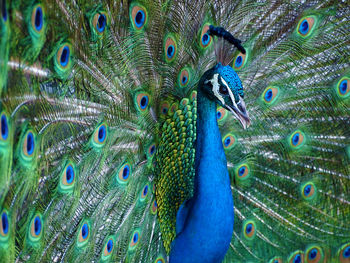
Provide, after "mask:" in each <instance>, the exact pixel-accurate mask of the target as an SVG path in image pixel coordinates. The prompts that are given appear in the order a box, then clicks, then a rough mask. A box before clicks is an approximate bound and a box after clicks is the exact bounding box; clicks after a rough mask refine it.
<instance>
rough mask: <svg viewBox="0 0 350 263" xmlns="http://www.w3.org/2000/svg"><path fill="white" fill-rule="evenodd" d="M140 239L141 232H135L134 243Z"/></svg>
mask: <svg viewBox="0 0 350 263" xmlns="http://www.w3.org/2000/svg"><path fill="white" fill-rule="evenodd" d="M138 239H139V234H138V233H135V234H134V237H133V241H134V243H136V242H137V240H138Z"/></svg>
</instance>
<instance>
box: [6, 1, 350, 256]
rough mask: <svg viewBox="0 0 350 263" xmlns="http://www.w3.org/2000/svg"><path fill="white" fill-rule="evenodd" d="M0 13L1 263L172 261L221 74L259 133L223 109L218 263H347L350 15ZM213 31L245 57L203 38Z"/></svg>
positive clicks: (329, 7)
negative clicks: (226, 193) (211, 72)
mask: <svg viewBox="0 0 350 263" xmlns="http://www.w3.org/2000/svg"><path fill="white" fill-rule="evenodd" d="M0 4H1V14H0V96H1V97H0V114H1V116H0V117H1V122H0V132H1V134H0V171H1V172H0V213H1V218H0V220H1V224H0V261H1V262H14V261H16V260H17V261H29V262H61V261H62V262H92V261H94V262H152V263H162V262H167V260H168V254H169V251H170V248H171V242H172V240H173V239H174V238H175V235H176V231H175V226H176V215H177V211H178V209H179V207H180V206H181V204H182V203H183V202H184V201H186V200H188V199H189V198H190V197H191V196H192V195H193V192H194V177H195V167H194V164H195V143H196V118H197V115H196V112H197V108H196V104H197V100H196V92H195V90H196V86H197V84H198V81H199V79H200V77H201V76H202V75H203V73H204V72H205V71H206V70H208V69H209V68H210V67H212V66H213V65H215V63H216V62H217V61H216V60H220V61H225V62H226V63H227V64H229V65H231V66H232V68H233V69H234V70H235V71H236V72H237V73H238V75H239V77H240V79H241V81H242V84H243V87H244V94H245V95H244V96H245V97H244V100H245V102H246V105H247V109H248V111H249V115H250V117H251V122H252V124H251V126H250V127H249V128H248V129H246V130H243V129H242V128H241V126H240V125H239V123H238V121H237V120H235V119H234V118H233V116H232V115H231V114H230V112H228V111H227V110H225V109H224V108H222V107H218V109H217V113H218V115H217V117H218V118H217V119H218V124H219V128H220V131H221V135H222V141H223V146H224V149H225V153H226V158H227V162H228V164H227V166H228V170H229V174H230V179H231V189H232V195H233V198H234V209H235V224H234V231H233V235H232V240H231V245H230V248H229V250H228V252H227V254H226V258H225V260H224V262H275V261H276V260H277V262H293V260H294V259H295V258H296V257H300V259H301V260H303V261H301V262H348V260H349V258H348V257H347V255H348V253H350V252H347V251H350V248H349V246H350V243H349V242H350V234H349V233H350V227H349V222H350V198H349V196H350V177H349V176H350V128H349V127H350V121H349V119H350V118H349V116H350V112H349V107H350V99H349V98H350V95H349V94H350V74H349V55H350V54H349V52H350V51H349V50H350V43H349V37H350V36H349V32H350V30H349V25H350V23H349V15H350V11H349V8H348V6H347V5H346V3H345V2H341V1H332V0H329V1H317V0H315V1H302V2H300V1H292V2H291V1H258V2H256V1H250V0H244V1H221V0H220V1H219V0H201V1H102V0H98V1H83V0H78V1H69V0H66V1H51V0H43V1H36V0H25V1H20V0H16V1H5V0H4V1H0ZM38 8H39V9H38ZM210 24H213V25H215V26H222V27H224V28H225V29H226V30H228V31H230V32H231V33H232V34H233V35H234V36H235V37H237V38H238V39H240V40H242V45H243V46H244V47H245V49H246V51H247V52H246V54H242V53H240V52H239V51H237V50H236V49H235V48H234V47H229V48H228V47H227V44H226V43H223V42H222V41H221V40H218V39H217V38H216V37H211V36H208V39H206V38H205V37H203V36H204V35H205V33H206V30H207V27H208V26H209V25H210ZM204 40H205V41H204ZM170 46H171V47H172V48H170V49H169V47H170ZM218 194H219V193H218ZM203 216H205V215H203ZM39 226H40V227H39ZM315 251H316V252H317V253H316V252H315ZM315 253H316V254H317V256H318V257H319V258H318V259H317V260H318V261H315V260H314V261H313V259H312V254H315Z"/></svg>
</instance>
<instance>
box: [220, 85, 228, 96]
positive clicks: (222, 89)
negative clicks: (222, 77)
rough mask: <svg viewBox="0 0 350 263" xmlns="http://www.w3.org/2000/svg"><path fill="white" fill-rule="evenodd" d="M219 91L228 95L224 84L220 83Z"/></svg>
mask: <svg viewBox="0 0 350 263" xmlns="http://www.w3.org/2000/svg"><path fill="white" fill-rule="evenodd" d="M219 92H220V93H221V94H222V95H228V89H227V87H226V86H223V85H220V88H219Z"/></svg>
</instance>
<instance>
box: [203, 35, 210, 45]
mask: <svg viewBox="0 0 350 263" xmlns="http://www.w3.org/2000/svg"><path fill="white" fill-rule="evenodd" d="M209 40H210V37H209V35H208V34H207V33H205V34H204V35H203V37H202V44H203V46H206V45H208V43H209Z"/></svg>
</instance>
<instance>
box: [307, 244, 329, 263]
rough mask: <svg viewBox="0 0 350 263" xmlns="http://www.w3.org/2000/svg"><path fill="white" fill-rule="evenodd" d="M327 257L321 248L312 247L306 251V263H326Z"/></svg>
mask: <svg viewBox="0 0 350 263" xmlns="http://www.w3.org/2000/svg"><path fill="white" fill-rule="evenodd" d="M324 260H325V255H324V253H323V249H322V248H321V247H320V246H316V245H310V246H308V247H307V249H306V250H305V262H306V263H323V262H325V261H324Z"/></svg>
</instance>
